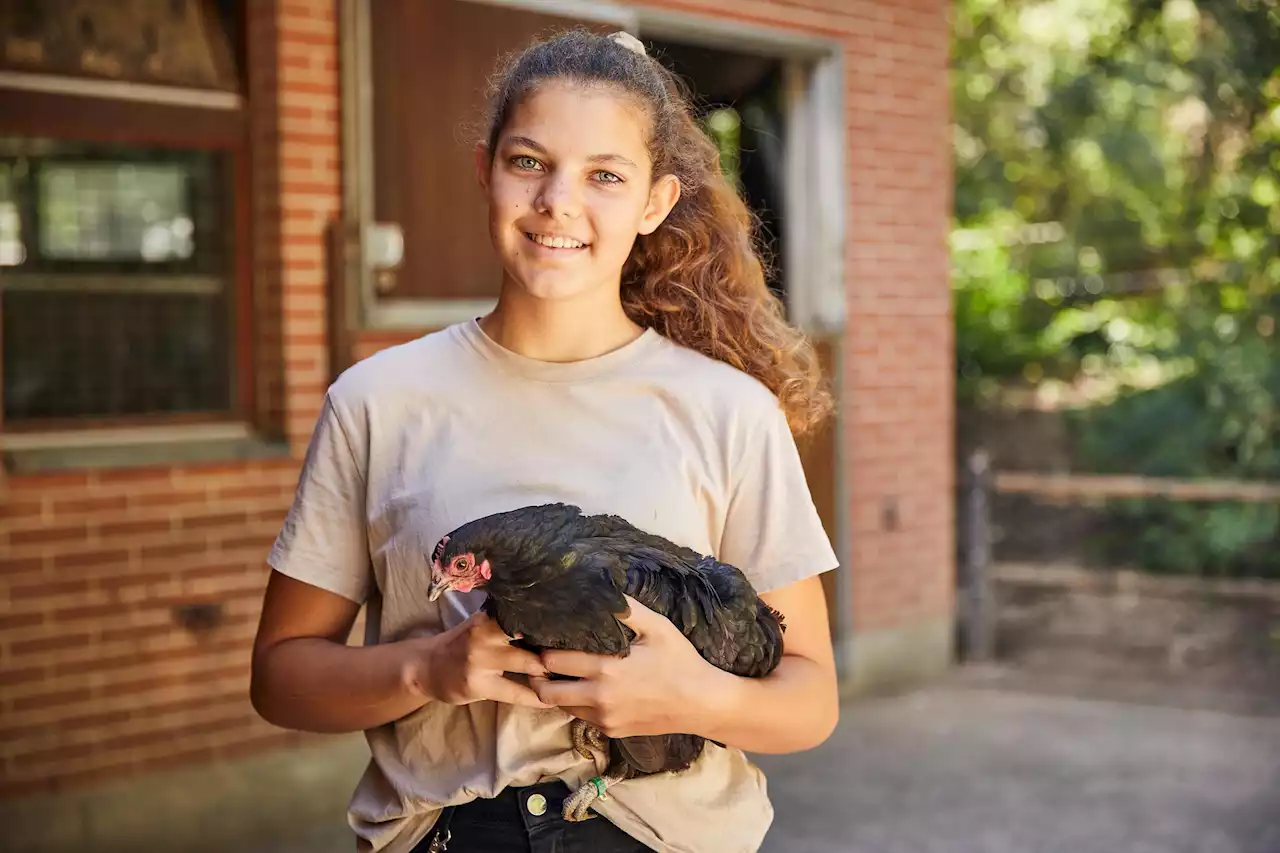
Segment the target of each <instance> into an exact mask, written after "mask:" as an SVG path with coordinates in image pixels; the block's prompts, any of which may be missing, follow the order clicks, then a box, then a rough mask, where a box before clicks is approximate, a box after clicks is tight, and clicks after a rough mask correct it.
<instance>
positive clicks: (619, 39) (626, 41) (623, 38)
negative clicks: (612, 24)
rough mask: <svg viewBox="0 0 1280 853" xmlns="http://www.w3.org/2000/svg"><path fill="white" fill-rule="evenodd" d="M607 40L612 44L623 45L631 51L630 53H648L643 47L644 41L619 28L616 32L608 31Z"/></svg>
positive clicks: (646, 54)
mask: <svg viewBox="0 0 1280 853" xmlns="http://www.w3.org/2000/svg"><path fill="white" fill-rule="evenodd" d="M609 40H610V41H612V42H613V43H614V44H618V45H621V46H622V47H625V48H626V49H627V50H629V51H631V52H632V53H638V54H640V55H641V56H648V55H649V53H648V51H646V50H645V49H644V42H642V41H640V39H638V38H636V37H635V36H633V35H631V33H629V32H626V31H624V30H619V31H618V32H616V33H610V34H609Z"/></svg>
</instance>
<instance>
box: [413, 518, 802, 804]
mask: <svg viewBox="0 0 1280 853" xmlns="http://www.w3.org/2000/svg"><path fill="white" fill-rule="evenodd" d="M482 587H483V588H484V589H485V591H486V592H487V593H488V598H487V599H486V600H485V602H484V604H483V605H482V606H483V609H484V611H485V612H486V613H487V614H488V615H489V616H491V617H492V618H493V619H494V620H495V621H496V622H497V623H498V625H499V627H501V628H502V630H503V631H504V632H506V633H507V634H508V635H512V636H514V635H517V634H519V635H521V637H522V639H521V640H517V641H515V642H516V644H517V645H520V646H523V647H524V648H528V649H530V650H532V651H539V650H542V649H573V650H578V651H585V652H593V653H596V654H611V655H626V654H627V652H628V651H629V649H630V646H631V641H632V640H633V639H634V638H635V632H633V631H632V630H631V629H630V628H628V627H627V626H626V625H624V624H623V623H621V622H619V621H618V618H617V617H618V615H620V614H623V613H625V612H626V610H627V603H626V600H625V599H624V598H623V593H626V594H627V595H630V596H631V597H632V598H635V599H636V600H637V601H639V602H641V603H642V604H644V605H645V606H646V607H648V608H650V609H651V610H654V611H655V612H657V613H660V614H662V615H663V616H666V617H667V618H668V619H670V620H671V621H672V623H674V624H675V626H676V627H677V628H679V629H680V631H681V632H682V633H683V634H684V636H685V637H686V638H688V640H689V642H690V643H691V644H692V645H693V647H694V648H695V649H697V650H698V653H699V654H701V655H702V657H703V658H705V659H706V660H707V661H708V662H709V663H711V664H713V665H714V666H717V667H719V668H720V669H722V670H726V671H728V672H731V673H733V674H734V675H739V676H745V677H752V678H760V677H763V676H765V675H768V674H769V673H770V672H772V671H773V670H774V669H775V668H776V667H777V666H778V662H779V661H780V660H781V658H782V633H783V631H784V630H785V626H784V625H783V621H782V614H780V613H778V612H777V611H776V610H774V609H772V608H771V607H769V606H768V605H767V604H765V603H764V602H763V601H762V600H761V599H760V598H759V596H757V595H756V592H755V590H754V589H753V588H752V586H751V583H750V581H748V580H747V578H746V577H745V576H744V575H743V574H742V572H741V571H739V570H738V569H737V568H735V567H733V566H730V565H728V564H727V563H721V562H719V561H717V560H715V559H713V558H711V557H705V556H703V555H701V554H698V553H697V552H696V551H693V550H691V549H689V548H683V547H680V546H679V545H676V544H674V543H672V542H670V541H668V540H667V539H664V538H662V537H661V536H655V535H652V534H649V533H645V532H644V531H642V530H639V529H637V528H636V527H634V526H633V525H632V524H630V523H629V522H627V521H626V520H624V519H622V518H618V517H617V516H612V515H583V514H582V511H581V510H580V509H579V508H578V507H576V506H571V505H568V504H546V505H543V506H530V507H524V508H522V509H517V510H513V511H510V512H503V513H497V514H495V515H490V516H487V517H485V518H481V519H478V520H476V521H471V522H468V523H467V524H464V525H462V526H461V527H459V528H458V529H457V530H455V531H453V532H452V533H450V534H449V535H448V536H445V537H444V538H442V539H441V540H440V542H439V543H438V544H437V545H436V547H435V551H434V553H433V554H432V568H431V587H430V598H431V600H433V601H434V600H435V599H437V598H439V597H440V595H441V594H442V593H443V592H444V591H445V590H448V589H453V590H458V591H460V592H466V591H468V590H471V589H478V588H482ZM570 732H571V737H572V740H573V745H574V748H575V749H576V750H577V751H578V752H579V753H580V754H581V755H583V756H584V757H586V758H589V759H593V760H594V756H593V755H592V753H591V748H595V749H598V750H600V751H601V752H605V753H607V755H608V765H607V767H606V769H605V771H604V774H603V775H602V776H599V777H596V778H594V779H592V780H590V781H589V782H587V783H586V784H584V785H583V786H582V787H581V788H579V789H578V791H577V792H575V793H574V794H573V795H572V796H571V797H569V798H568V799H567V800H565V804H564V816H565V818H566V819H568V820H584V819H586V818H588V817H591V815H590V814H588V809H589V807H590V806H591V803H593V802H594V801H595V800H596V799H598V798H601V797H603V796H604V793H605V791H606V790H607V789H608V788H609V787H610V786H611V785H615V784H617V783H618V782H621V781H624V780H626V779H630V778H634V777H636V776H643V775H649V774H654V773H662V772H668V771H670V772H679V771H682V770H685V769H687V768H688V767H689V766H691V765H692V764H693V762H694V761H696V760H697V758H698V757H699V756H700V755H702V750H703V748H704V746H705V745H706V742H705V740H704V739H703V738H702V737H699V736H697V735H689V734H670V735H652V736H641V737H627V738H617V739H609V738H606V737H604V735H603V734H602V733H601V732H600V731H599V730H597V729H596V728H595V727H593V726H591V725H589V724H587V723H585V722H583V721H582V720H574V721H573V725H572V727H571V729H570Z"/></svg>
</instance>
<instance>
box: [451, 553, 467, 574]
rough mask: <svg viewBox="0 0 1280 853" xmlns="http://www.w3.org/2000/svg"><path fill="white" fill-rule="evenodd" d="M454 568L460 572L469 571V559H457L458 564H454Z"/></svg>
mask: <svg viewBox="0 0 1280 853" xmlns="http://www.w3.org/2000/svg"><path fill="white" fill-rule="evenodd" d="M454 566H455V567H456V568H457V570H458V571H460V572H465V571H466V570H467V558H466V557H459V558H458V559H457V562H455V563H454Z"/></svg>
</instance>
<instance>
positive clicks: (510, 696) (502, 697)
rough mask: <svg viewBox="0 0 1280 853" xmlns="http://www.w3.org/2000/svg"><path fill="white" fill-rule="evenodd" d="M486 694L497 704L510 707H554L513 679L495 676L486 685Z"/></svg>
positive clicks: (487, 697)
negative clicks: (500, 703) (502, 703)
mask: <svg viewBox="0 0 1280 853" xmlns="http://www.w3.org/2000/svg"><path fill="white" fill-rule="evenodd" d="M484 692H485V694H486V695H485V698H486V699H492V700H494V701H495V702H506V703H507V704H508V705H523V706H525V707H526V708H551V707H553V706H552V705H550V704H548V703H546V702H543V701H542V700H541V699H540V698H538V694H537V693H535V692H534V691H533V689H532V688H529V687H525V686H524V685H523V684H516V683H515V682H514V681H512V680H511V679H509V678H503V677H502V676H501V675H496V676H494V677H493V679H492V680H491V682H490V683H489V684H487V685H486V689H485V691H484Z"/></svg>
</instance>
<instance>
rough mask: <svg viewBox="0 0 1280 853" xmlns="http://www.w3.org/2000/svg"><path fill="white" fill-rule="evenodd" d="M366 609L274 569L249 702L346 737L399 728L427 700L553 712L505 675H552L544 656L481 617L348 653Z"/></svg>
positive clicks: (275, 716) (279, 721)
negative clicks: (355, 627)
mask: <svg viewBox="0 0 1280 853" xmlns="http://www.w3.org/2000/svg"><path fill="white" fill-rule="evenodd" d="M359 609H360V607H359V605H358V604H356V603H355V602H353V601H350V600H348V599H346V598H343V597H342V596H340V595H335V594H334V593H332V592H328V591H326V590H323V589H320V588H319V587H315V586H312V585H310V584H307V583H303V582H301V581H298V580H294V579H293V578H290V577H288V576H287V575H283V574H281V573H280V572H276V571H273V572H272V573H271V578H270V580H269V581H268V582H267V592H266V596H265V598H264V601H263V606H262V617H261V621H260V622H259V624H258V634H257V637H256V638H255V640H254V644H253V671H252V679H251V682H250V688H249V695H250V699H251V701H252V702H253V707H254V710H256V711H257V712H258V714H259V715H261V716H262V718H263V719H265V720H266V721H267V722H269V723H272V724H273V725H277V726H280V727H282V728H287V729H299V730H302V731H310V732H325V733H342V732H355V731H361V730H364V729H370V728H374V727H375V726H380V725H383V724H384V723H389V722H392V721H393V720H398V719H400V718H401V717H403V716H405V715H406V714H409V713H412V712H413V711H416V710H418V709H419V708H421V707H422V706H423V705H425V704H426V703H427V702H429V701H432V700H439V701H443V702H448V703H449V704H452V705H465V704H468V703H470V702H475V701H478V700H480V699H495V700H497V701H500V702H509V703H513V704H521V705H532V706H535V707H545V706H543V705H542V703H541V702H539V701H538V699H537V697H536V696H535V695H534V694H533V691H531V690H530V689H529V688H527V687H524V686H523V685H520V684H516V683H515V682H513V681H511V680H510V679H507V678H504V677H503V676H502V673H503V671H504V670H509V671H512V672H524V673H527V674H533V675H542V674H545V672H546V671H545V670H544V669H543V668H542V666H541V664H540V663H539V661H538V658H537V656H535V655H533V654H531V653H530V652H526V651H524V650H522V649H517V648H515V647H513V646H511V645H510V644H509V639H508V638H507V637H506V636H505V635H503V633H502V631H501V630H500V629H499V628H498V626H497V625H496V624H495V623H494V622H493V621H492V620H490V619H488V618H487V617H485V616H484V615H483V614H477V615H475V616H473V617H472V618H470V619H468V620H467V621H466V622H463V623H462V624H461V625H458V626H456V627H454V628H451V629H449V630H448V631H445V632H443V633H440V634H436V635H434V636H430V637H413V638H410V639H406V640H401V641H399V642H394V643H383V644H378V645H373V646H348V645H347V644H346V640H347V636H348V635H349V634H350V633H351V626H352V624H353V623H354V622H355V618H356V614H357V613H358V612H359Z"/></svg>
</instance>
